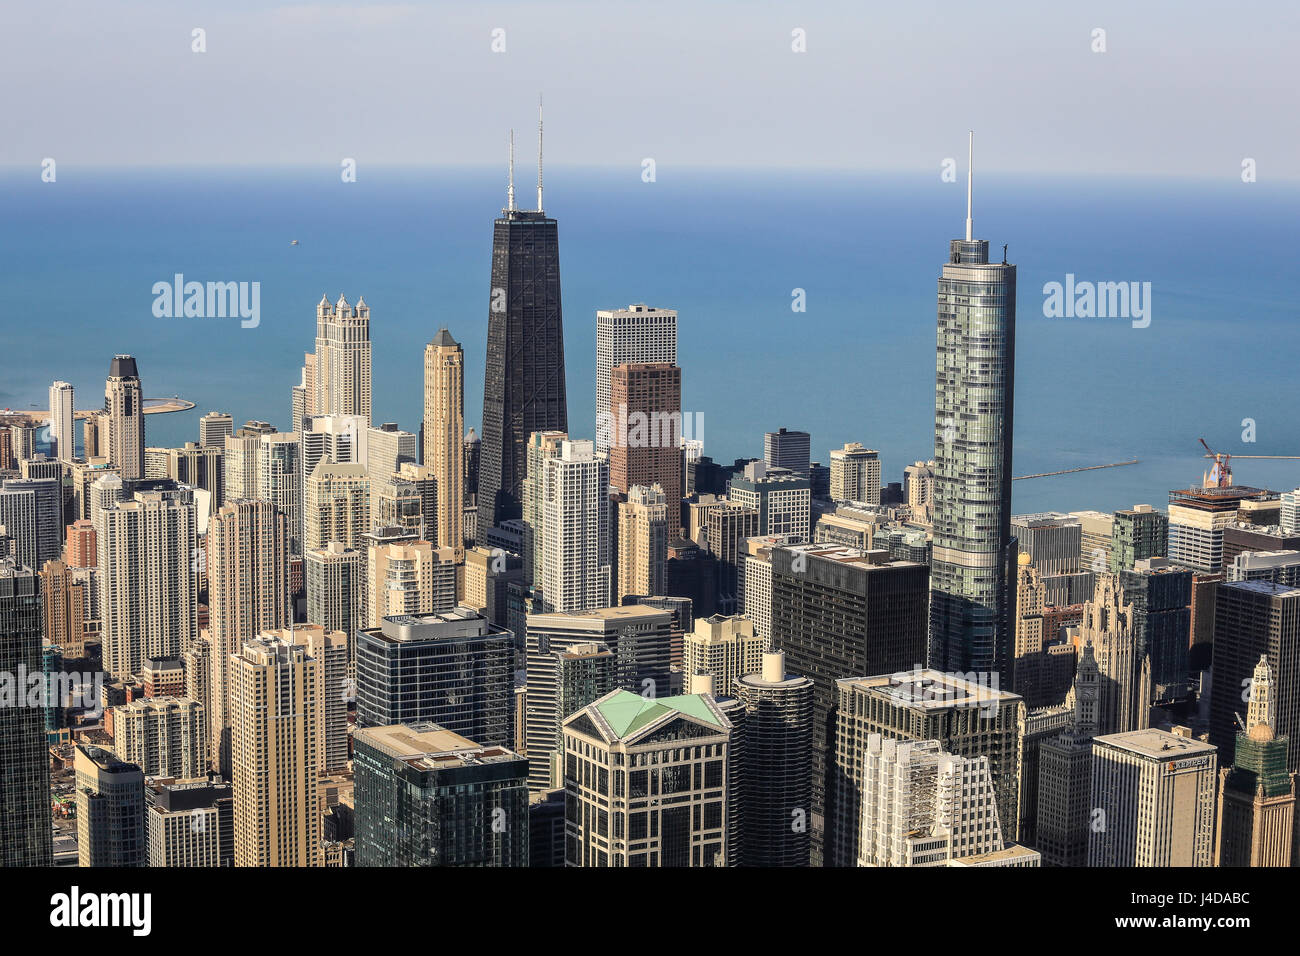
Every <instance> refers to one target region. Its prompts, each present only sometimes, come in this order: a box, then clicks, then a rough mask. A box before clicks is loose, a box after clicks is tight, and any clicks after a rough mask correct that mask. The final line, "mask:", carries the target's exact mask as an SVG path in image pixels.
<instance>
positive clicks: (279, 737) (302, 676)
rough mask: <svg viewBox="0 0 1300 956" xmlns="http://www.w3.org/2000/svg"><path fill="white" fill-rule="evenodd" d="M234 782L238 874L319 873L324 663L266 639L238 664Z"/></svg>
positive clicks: (299, 648)
mask: <svg viewBox="0 0 1300 956" xmlns="http://www.w3.org/2000/svg"><path fill="white" fill-rule="evenodd" d="M232 662H233V663H232V670H231V682H230V704H231V714H232V719H231V725H232V733H231V751H232V758H233V759H232V761H231V763H232V767H231V780H232V783H233V790H234V798H235V811H234V818H235V820H234V822H235V865H236V866H315V865H317V862H318V861H317V854H318V849H319V843H320V822H319V820H318V810H319V797H320V791H319V788H318V787H317V777H319V776H320V772H321V751H320V740H321V736H322V731H321V728H320V722H321V718H322V712H323V711H322V707H321V693H322V692H321V671H322V667H321V663H320V662H319V661H317V660H315V659H313V658H312V657H311V656H310V655H309V654H308V652H307V648H306V647H304V646H303V645H301V644H287V643H285V642H284V641H282V640H279V639H278V638H275V637H271V636H261V637H257V638H254V639H253V640H250V641H248V642H247V643H245V644H244V646H243V648H242V649H241V650H240V652H239V653H238V654H237V655H235V656H234V657H233V658H232Z"/></svg>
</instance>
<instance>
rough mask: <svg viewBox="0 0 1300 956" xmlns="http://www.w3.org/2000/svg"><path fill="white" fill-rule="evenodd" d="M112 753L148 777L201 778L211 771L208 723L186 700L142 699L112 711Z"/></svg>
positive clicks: (194, 703)
mask: <svg viewBox="0 0 1300 956" xmlns="http://www.w3.org/2000/svg"><path fill="white" fill-rule="evenodd" d="M113 752H114V753H116V754H117V759H119V760H121V761H123V762H125V763H133V764H135V765H136V766H137V767H139V768H140V769H141V770H142V771H143V772H144V775H145V776H146V777H201V776H203V775H205V774H206V773H207V767H208V720H207V714H205V713H204V711H203V706H202V705H201V704H200V703H199V702H198V701H194V700H190V699H188V698H185V697H142V698H140V699H139V700H134V701H131V703H129V704H124V705H121V706H118V707H114V708H113Z"/></svg>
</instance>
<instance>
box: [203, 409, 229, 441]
mask: <svg viewBox="0 0 1300 956" xmlns="http://www.w3.org/2000/svg"><path fill="white" fill-rule="evenodd" d="M234 433H235V420H234V419H233V418H231V417H230V415H229V414H227V413H226V412H208V413H207V414H206V415H204V416H203V417H202V418H200V419H199V444H200V445H202V446H203V447H205V448H206V447H209V446H215V447H217V448H221V447H222V446H223V443H224V442H225V439H226V436H227V435H233V434H234Z"/></svg>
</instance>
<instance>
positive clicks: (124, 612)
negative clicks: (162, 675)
mask: <svg viewBox="0 0 1300 956" xmlns="http://www.w3.org/2000/svg"><path fill="white" fill-rule="evenodd" d="M99 520H100V522H101V527H99V528H97V529H96V544H97V547H98V551H99V554H98V557H97V559H96V565H97V566H98V568H99V573H100V574H101V575H102V576H103V579H102V581H101V583H100V596H99V598H100V599H99V604H100V619H101V620H102V621H103V647H104V670H106V671H107V672H108V673H110V674H112V675H113V676H114V677H117V678H122V677H129V676H130V675H132V674H138V673H139V672H140V669H141V668H142V667H143V666H144V662H145V660H146V659H149V658H158V657H179V656H180V654H181V652H182V651H184V650H185V649H187V648H188V647H189V646H190V644H191V643H192V642H193V641H194V640H195V639H196V638H197V637H198V636H199V629H198V584H199V576H198V571H199V568H198V561H199V558H198V555H199V551H198V548H197V546H196V545H197V537H196V530H197V529H196V524H197V518H196V515H195V511H194V505H193V504H190V503H189V502H187V501H186V500H184V496H183V495H182V494H181V493H180V492H174V491H141V492H138V493H137V494H136V496H135V498H134V499H132V500H131V501H119V502H116V503H115V504H113V505H112V506H111V507H109V508H106V509H104V510H103V511H102V512H101V514H100V516H99Z"/></svg>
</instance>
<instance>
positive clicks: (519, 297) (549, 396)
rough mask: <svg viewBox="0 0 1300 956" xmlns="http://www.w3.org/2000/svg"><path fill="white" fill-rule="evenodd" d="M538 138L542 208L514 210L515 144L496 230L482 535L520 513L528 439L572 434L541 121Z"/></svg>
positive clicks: (481, 498)
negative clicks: (544, 180) (544, 187)
mask: <svg viewBox="0 0 1300 956" xmlns="http://www.w3.org/2000/svg"><path fill="white" fill-rule="evenodd" d="M537 139H538V161H537V210H536V211H526V210H522V209H516V208H515V187H514V159H513V140H512V147H511V149H512V157H511V163H510V169H511V173H510V191H509V199H508V204H507V206H506V208H505V209H503V210H501V218H499V219H497V220H496V222H495V223H494V225H493V229H492V283H491V287H490V289H489V299H488V335H487V367H486V369H485V372H484V376H483V379H484V380H483V440H482V450H481V452H480V461H479V477H478V527H479V529H480V531H479V536H480V537H481V536H482V533H483V532H484V531H485V530H486V529H487V528H490V527H492V526H493V525H498V524H500V523H501V522H502V521H505V520H507V519H509V518H518V517H520V516H521V515H522V497H521V494H520V488H521V483H522V481H523V479H524V476H525V473H526V468H525V465H526V444H527V441H528V436H529V435H531V434H532V433H533V432H537V431H568V430H569V411H568V403H567V401H566V398H565V388H564V320H563V316H562V313H561V310H560V239H559V224H558V223H557V222H556V221H555V220H554V219H551V218H549V217H548V216H547V215H546V213H544V212H543V211H542V174H541V122H540V121H539V122H538V128H537Z"/></svg>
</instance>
